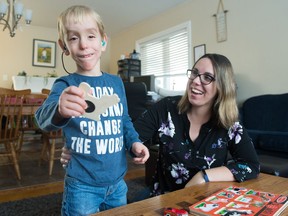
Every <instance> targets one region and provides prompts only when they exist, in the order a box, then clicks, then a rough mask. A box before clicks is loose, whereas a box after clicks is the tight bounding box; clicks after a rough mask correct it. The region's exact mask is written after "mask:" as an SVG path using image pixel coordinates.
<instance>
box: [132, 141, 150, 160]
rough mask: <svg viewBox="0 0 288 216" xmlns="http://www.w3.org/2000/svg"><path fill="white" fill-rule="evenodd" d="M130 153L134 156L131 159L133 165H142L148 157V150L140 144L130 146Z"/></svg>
mask: <svg viewBox="0 0 288 216" xmlns="http://www.w3.org/2000/svg"><path fill="white" fill-rule="evenodd" d="M132 152H133V153H134V154H135V155H136V157H134V158H133V162H134V163H135V164H144V163H146V161H147V160H148V158H149V157H150V153H149V150H148V148H147V147H146V146H145V145H143V144H142V143H140V142H135V143H133V144H132Z"/></svg>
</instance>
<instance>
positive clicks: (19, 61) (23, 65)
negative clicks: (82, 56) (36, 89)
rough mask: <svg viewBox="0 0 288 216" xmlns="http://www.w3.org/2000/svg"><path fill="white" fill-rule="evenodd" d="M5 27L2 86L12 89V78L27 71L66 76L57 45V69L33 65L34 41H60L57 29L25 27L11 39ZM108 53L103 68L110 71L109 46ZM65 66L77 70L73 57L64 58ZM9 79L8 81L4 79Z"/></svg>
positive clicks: (0, 39)
mask: <svg viewBox="0 0 288 216" xmlns="http://www.w3.org/2000/svg"><path fill="white" fill-rule="evenodd" d="M2 28H3V26H2V25H0V86H1V87H6V88H11V86H12V76H15V75H17V74H18V73H19V72H21V71H23V70H24V71H26V73H27V74H28V75H31V76H33V75H40V76H46V75H47V73H51V72H53V71H54V70H55V71H56V73H57V74H58V76H62V75H66V72H65V71H64V69H63V68H62V63H61V53H62V52H61V49H60V47H59V45H58V44H56V52H57V54H56V68H48V67H36V66H33V65H32V53H33V39H41V40H48V41H55V42H57V40H58V34H57V29H56V27H55V29H54V28H43V27H37V26H32V25H31V26H25V27H23V28H22V31H20V30H17V32H16V35H15V36H14V37H13V38H11V37H10V34H9V33H8V31H7V30H5V31H2ZM106 52H107V53H104V54H103V56H102V64H101V68H102V69H103V70H104V71H109V64H108V62H109V46H108V47H107V51H106ZM64 62H65V66H66V68H67V70H68V71H70V72H73V71H74V70H75V64H74V62H73V61H72V59H71V57H70V56H69V57H67V56H64ZM5 77H7V79H8V80H7V81H5V80H4V79H3V78H5Z"/></svg>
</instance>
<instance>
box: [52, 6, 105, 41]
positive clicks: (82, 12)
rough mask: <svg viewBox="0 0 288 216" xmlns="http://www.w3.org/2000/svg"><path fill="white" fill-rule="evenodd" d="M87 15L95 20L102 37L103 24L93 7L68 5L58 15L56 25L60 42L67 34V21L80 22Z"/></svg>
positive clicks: (103, 33)
mask: <svg viewBox="0 0 288 216" xmlns="http://www.w3.org/2000/svg"><path fill="white" fill-rule="evenodd" d="M87 17H89V18H92V19H94V20H95V22H96V24H97V26H98V29H99V32H100V35H101V37H102V39H103V38H104V36H105V32H104V24H103V22H102V19H101V17H100V15H99V14H98V13H96V12H95V11H94V10H93V9H91V8H89V7H87V6H83V5H75V6H72V7H69V8H68V9H66V10H65V11H63V12H62V13H61V14H60V16H59V17H58V25H57V26H58V36H59V39H60V40H61V41H62V42H64V41H65V35H66V34H67V29H66V24H67V23H68V22H75V23H81V22H83V20H84V19H85V18H87Z"/></svg>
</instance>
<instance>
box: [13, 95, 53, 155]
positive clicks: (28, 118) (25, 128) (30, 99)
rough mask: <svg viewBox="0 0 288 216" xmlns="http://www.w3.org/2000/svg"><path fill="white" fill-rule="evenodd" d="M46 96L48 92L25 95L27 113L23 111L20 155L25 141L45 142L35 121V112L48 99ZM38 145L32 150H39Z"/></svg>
mask: <svg viewBox="0 0 288 216" xmlns="http://www.w3.org/2000/svg"><path fill="white" fill-rule="evenodd" d="M46 98H47V95H46V94H29V95H25V100H24V104H23V110H24V109H25V113H22V124H21V128H20V131H21V137H20V142H19V147H18V148H17V153H18V155H20V153H21V151H22V147H23V143H25V144H27V145H28V144H31V143H33V144H34V143H36V144H39V143H42V142H43V134H42V131H41V130H40V129H39V127H38V125H37V124H36V122H35V117H34V114H35V112H36V110H37V109H38V107H40V106H41V105H42V103H43V102H44V101H45V100H46ZM24 114H25V115H24ZM36 147H37V146H35V148H32V149H34V150H32V151H33V152H35V151H37V148H36ZM30 149H31V148H30ZM23 151H24V150H23Z"/></svg>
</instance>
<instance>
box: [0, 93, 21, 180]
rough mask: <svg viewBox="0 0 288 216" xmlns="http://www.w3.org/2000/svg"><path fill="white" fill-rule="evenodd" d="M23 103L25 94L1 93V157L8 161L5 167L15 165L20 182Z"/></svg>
mask: <svg viewBox="0 0 288 216" xmlns="http://www.w3.org/2000/svg"><path fill="white" fill-rule="evenodd" d="M23 102H24V95H23V93H20V92H11V93H7V92H4V91H0V124H1V127H0V157H2V158H5V159H6V160H5V161H3V165H4V164H13V165H14V169H15V172H16V175H17V178H18V179H19V180H20V179H21V174H20V168H19V164H18V157H17V153H16V148H17V145H18V142H19V137H20V132H19V129H20V124H21V117H22V106H23ZM4 162H5V163H4Z"/></svg>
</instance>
